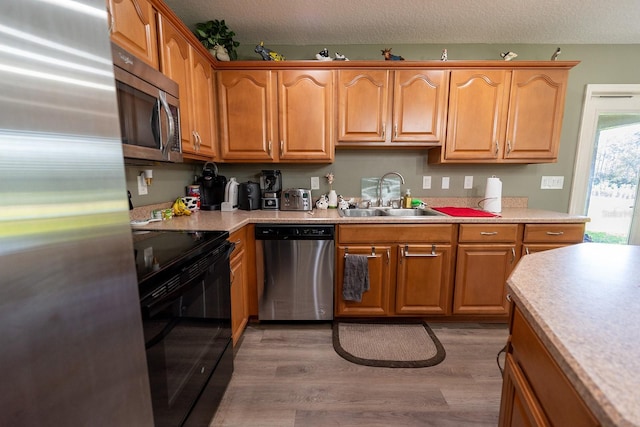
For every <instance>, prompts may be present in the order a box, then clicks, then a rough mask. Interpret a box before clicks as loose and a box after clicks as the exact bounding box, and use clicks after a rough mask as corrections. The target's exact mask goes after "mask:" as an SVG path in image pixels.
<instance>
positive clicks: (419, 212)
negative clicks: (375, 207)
mask: <svg viewBox="0 0 640 427" xmlns="http://www.w3.org/2000/svg"><path fill="white" fill-rule="evenodd" d="M384 214H385V215H386V216H446V215H445V214H443V213H441V212H438V211H434V210H433V209H428V208H427V209H423V208H415V209H389V210H386V211H385V213H384Z"/></svg>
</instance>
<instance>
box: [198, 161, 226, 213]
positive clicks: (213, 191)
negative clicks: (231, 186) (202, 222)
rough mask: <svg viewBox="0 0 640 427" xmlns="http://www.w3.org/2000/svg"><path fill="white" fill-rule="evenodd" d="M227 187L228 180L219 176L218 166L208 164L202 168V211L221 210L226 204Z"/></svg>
mask: <svg viewBox="0 0 640 427" xmlns="http://www.w3.org/2000/svg"><path fill="white" fill-rule="evenodd" d="M226 186H227V178H226V177H224V176H222V175H218V166H216V164H215V163H212V162H207V163H205V164H204V166H203V167H202V176H201V177H200V209H202V210H205V211H215V210H220V206H221V205H222V202H224V190H225V187H226Z"/></svg>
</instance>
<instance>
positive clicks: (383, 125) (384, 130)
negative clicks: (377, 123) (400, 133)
mask: <svg viewBox="0 0 640 427" xmlns="http://www.w3.org/2000/svg"><path fill="white" fill-rule="evenodd" d="M386 131H387V125H386V123H383V124H382V137H383V138H384V135H385V133H386Z"/></svg>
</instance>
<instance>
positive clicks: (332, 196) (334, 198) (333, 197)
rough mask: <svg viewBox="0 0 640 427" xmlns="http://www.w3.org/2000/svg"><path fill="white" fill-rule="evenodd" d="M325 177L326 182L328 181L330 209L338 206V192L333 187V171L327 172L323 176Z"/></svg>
mask: <svg viewBox="0 0 640 427" xmlns="http://www.w3.org/2000/svg"><path fill="white" fill-rule="evenodd" d="M324 177H325V178H327V182H328V183H329V196H328V197H327V202H328V206H329V208H330V209H335V208H337V207H338V194H337V193H336V190H334V189H333V179H334V175H333V172H329V173H328V174H326V175H325V176H324Z"/></svg>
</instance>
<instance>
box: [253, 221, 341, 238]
mask: <svg viewBox="0 0 640 427" xmlns="http://www.w3.org/2000/svg"><path fill="white" fill-rule="evenodd" d="M334 234H335V227H334V226H333V225H312V226H310V225H292V224H257V225H256V232H255V237H256V240H333V238H334Z"/></svg>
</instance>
